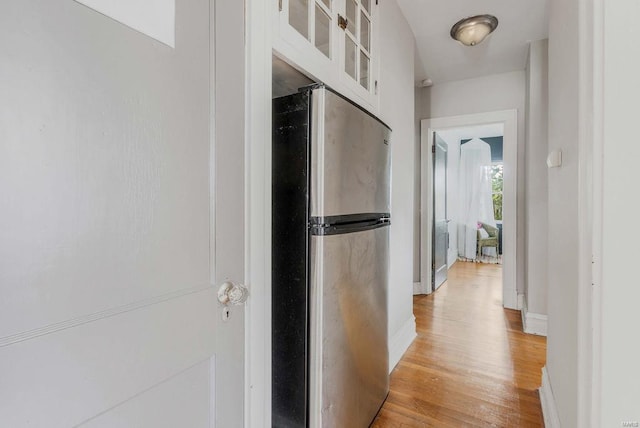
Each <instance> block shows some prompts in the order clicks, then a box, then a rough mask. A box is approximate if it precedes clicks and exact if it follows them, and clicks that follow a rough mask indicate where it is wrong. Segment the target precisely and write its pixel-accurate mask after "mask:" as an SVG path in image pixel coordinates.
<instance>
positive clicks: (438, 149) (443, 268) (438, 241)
mask: <svg viewBox="0 0 640 428" xmlns="http://www.w3.org/2000/svg"><path fill="white" fill-rule="evenodd" d="M433 141H434V143H433V144H434V145H433V251H432V258H433V264H432V266H433V269H432V272H433V290H434V291H435V290H437V289H438V287H440V286H441V285H442V284H443V283H444V282H445V281H446V280H447V273H448V269H449V266H448V264H447V254H448V252H449V221H448V220H447V143H445V142H444V140H443V139H442V138H440V136H439V135H438V134H437V133H434V136H433Z"/></svg>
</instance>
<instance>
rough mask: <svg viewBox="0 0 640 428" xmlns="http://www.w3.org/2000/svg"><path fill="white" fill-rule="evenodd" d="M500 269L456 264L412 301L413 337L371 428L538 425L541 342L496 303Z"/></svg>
mask: <svg viewBox="0 0 640 428" xmlns="http://www.w3.org/2000/svg"><path fill="white" fill-rule="evenodd" d="M500 270H501V267H499V266H496V265H489V264H477V263H464V262H457V263H456V264H455V265H454V266H453V268H452V269H451V270H450V271H449V279H448V281H447V282H446V283H445V284H444V285H443V286H442V287H441V288H440V289H439V290H438V291H437V292H436V293H434V294H432V295H429V296H426V295H422V296H415V297H414V313H415V316H416V322H417V332H418V337H417V338H416V339H415V341H414V342H413V344H412V345H411V347H410V348H409V349H408V350H407V352H406V353H405V355H404V357H403V358H402V360H401V361H400V363H399V364H398V365H397V366H396V368H395V370H394V371H393V373H392V374H391V391H390V393H389V396H388V398H387V401H386V402H385V404H384V405H383V407H382V409H381V410H380V413H379V414H378V417H377V418H376V420H375V421H374V423H373V424H372V427H375V428H381V427H397V428H400V427H463V426H465V427H485V426H486V427H489V426H491V427H541V426H543V423H542V414H541V409H540V400H539V397H538V391H537V388H539V387H540V379H541V369H542V366H543V365H544V363H545V353H546V338H544V337H540V336H533V335H528V334H524V333H523V332H522V321H521V318H520V312H519V311H513V310H505V309H503V308H502V305H501V300H502V299H501V290H502V288H501V272H500Z"/></svg>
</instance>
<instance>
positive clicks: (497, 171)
mask: <svg viewBox="0 0 640 428" xmlns="http://www.w3.org/2000/svg"><path fill="white" fill-rule="evenodd" d="M503 167H504V164H503V163H502V162H494V163H493V165H491V192H492V195H491V196H492V198H493V216H494V217H495V219H496V221H499V222H502V190H503V185H504V180H503V177H504V174H503Z"/></svg>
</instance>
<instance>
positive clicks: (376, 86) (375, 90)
mask: <svg viewBox="0 0 640 428" xmlns="http://www.w3.org/2000/svg"><path fill="white" fill-rule="evenodd" d="M373 93H374V94H375V95H378V81H377V80H375V81H374V82H373Z"/></svg>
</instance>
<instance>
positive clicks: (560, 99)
mask: <svg viewBox="0 0 640 428" xmlns="http://www.w3.org/2000/svg"><path fill="white" fill-rule="evenodd" d="M579 3H580V1H579V0H568V1H562V2H556V1H554V2H550V23H549V142H548V144H549V150H550V151H551V150H555V149H558V150H562V152H563V153H562V167H560V168H553V169H549V170H548V186H549V187H548V189H549V202H548V203H549V208H548V222H549V227H548V235H547V236H548V258H547V261H548V267H549V282H548V284H549V288H548V300H547V309H548V333H547V363H546V367H547V371H548V373H549V380H550V387H551V390H552V391H553V395H554V397H555V401H556V406H557V409H558V412H559V417H560V422H561V424H562V426H563V427H575V426H578V419H577V414H578V413H577V412H578V404H577V397H578V383H577V382H578V375H577V370H578V369H577V366H578V354H577V349H578V341H577V337H578V303H577V302H578V276H579V271H578V269H579V268H578V245H579V236H578V218H579V213H578V197H577V193H578V173H579V170H578V155H579V152H578V148H579V144H578V143H579V139H578V135H579V114H578V112H579V99H578V98H579V82H578V78H579V76H580V73H579V55H578V49H579V39H578V31H579V27H578V13H577V11H578V7H579Z"/></svg>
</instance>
